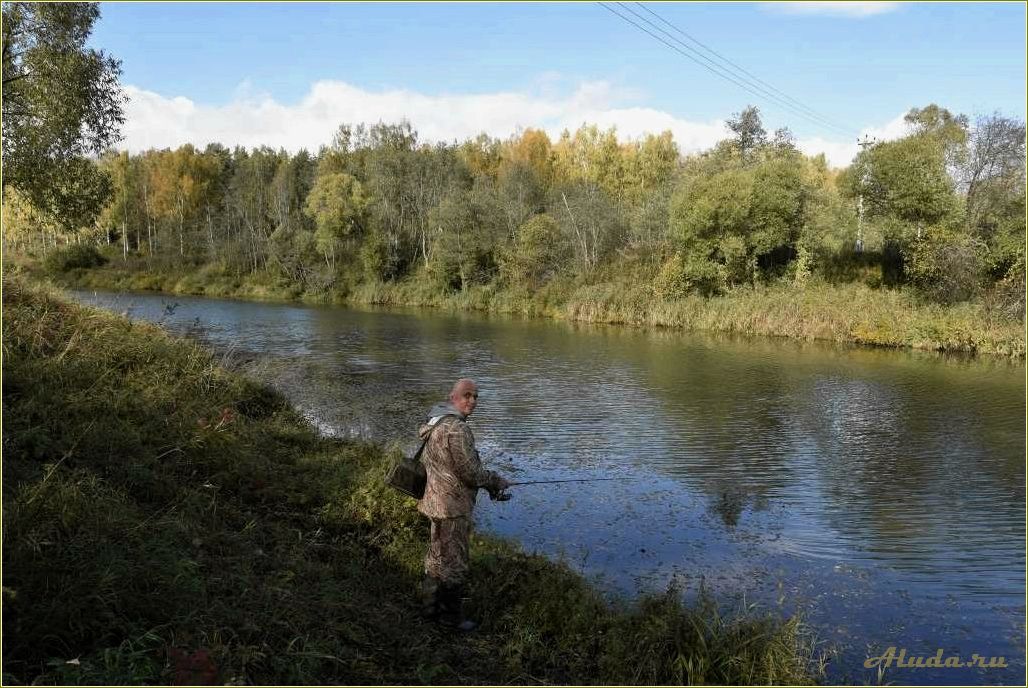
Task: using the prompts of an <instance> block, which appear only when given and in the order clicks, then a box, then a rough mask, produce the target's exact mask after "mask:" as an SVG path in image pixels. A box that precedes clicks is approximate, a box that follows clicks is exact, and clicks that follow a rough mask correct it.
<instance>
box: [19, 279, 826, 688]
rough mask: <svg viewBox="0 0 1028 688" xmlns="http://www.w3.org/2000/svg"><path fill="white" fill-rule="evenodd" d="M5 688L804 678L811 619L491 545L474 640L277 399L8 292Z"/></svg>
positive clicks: (396, 525) (815, 668)
mask: <svg viewBox="0 0 1028 688" xmlns="http://www.w3.org/2000/svg"><path fill="white" fill-rule="evenodd" d="M3 315H4V317H3V354H4V356H3V419H4V421H5V423H4V426H3V469H4V470H3V500H4V509H3V526H4V528H3V538H4V539H3V557H4V564H5V566H4V569H3V595H4V600H3V602H4V627H3V633H4V637H3V641H4V642H3V671H4V674H3V681H4V683H7V684H14V683H44V684H46V683H51V684H52V683H61V684H78V683H94V684H95V683H116V684H135V683H169V682H171V681H175V682H185V683H197V682H200V681H217V682H220V683H235V684H239V683H265V684H267V683H270V684H338V683H343V684H359V683H373V684H381V683H403V684H409V683H451V684H457V683H459V684H467V683H489V684H499V683H525V684H543V683H590V684H626V683H646V684H652V683H658V684H667V683H703V682H707V683H744V684H747V683H757V684H763V683H810V682H812V681H814V680H816V679H817V678H818V676H819V670H820V665H819V663H818V661H817V658H816V656H815V653H814V652H813V651H812V645H811V639H810V636H809V634H808V632H807V631H806V630H805V629H804V628H803V626H802V625H801V624H800V623H799V622H798V621H797V620H796V619H788V620H783V619H780V618H777V617H775V616H772V615H769V614H765V613H762V612H759V611H758V610H756V609H753V608H749V609H742V610H739V611H738V613H737V614H733V615H729V616H725V615H723V614H722V613H720V612H719V611H718V609H717V606H716V605H715V604H714V603H713V601H711V600H709V599H706V598H703V599H701V602H700V603H699V604H698V605H697V606H695V607H692V608H686V607H684V606H683V605H682V603H681V602H680V596H679V594H678V593H677V591H674V590H672V591H669V593H668V594H667V595H664V596H658V597H653V598H644V599H642V600H640V601H638V602H637V603H628V602H623V603H617V604H611V603H608V602H607V601H605V600H604V599H603V598H602V596H601V595H600V594H599V593H598V592H597V591H596V590H595V589H593V588H592V587H590V586H589V585H588V584H587V583H586V582H585V581H584V580H583V579H582V578H581V577H580V576H578V575H577V574H575V573H574V572H572V571H571V570H569V569H568V568H567V567H565V566H563V565H562V564H560V563H555V562H551V561H549V560H547V559H545V558H542V557H538V556H531V555H527V554H525V553H523V552H521V551H519V549H518V548H517V547H516V546H514V545H513V544H511V543H508V542H504V541H501V540H498V539H495V538H491V537H485V536H476V541H475V543H474V546H473V562H472V567H473V580H472V586H471V592H472V601H473V605H474V606H475V607H476V610H477V612H478V613H479V614H481V616H482V618H483V620H484V623H483V627H482V629H481V632H480V633H479V634H476V635H473V636H470V637H457V636H454V635H451V634H448V633H445V632H443V631H441V630H440V629H438V628H436V627H435V626H433V625H431V624H426V623H423V622H422V621H420V620H419V619H418V618H417V614H416V610H417V604H416V599H415V590H416V585H417V582H418V579H419V578H420V562H421V556H422V552H423V548H424V546H425V542H426V540H427V531H426V524H425V522H424V521H423V519H421V517H420V516H419V515H418V514H417V512H416V510H415V508H414V504H413V502H412V501H410V500H407V499H405V498H401V497H400V496H398V495H397V494H395V493H393V492H391V491H389V490H388V489H387V488H386V487H385V486H384V485H383V481H382V477H383V475H384V472H385V470H386V468H387V467H388V465H389V463H390V461H391V460H392V458H393V457H394V456H395V454H394V453H393V452H392V451H391V450H388V449H385V448H382V447H378V446H372V445H368V444H361V443H353V442H343V441H339V440H329V439H325V438H321V437H319V436H317V435H316V434H315V433H314V431H313V430H312V429H311V428H310V427H309V426H308V425H307V424H306V423H305V422H304V421H303V420H302V419H301V418H300V417H299V416H298V414H297V413H296V412H295V411H294V410H293V409H291V408H290V407H289V406H288V405H287V404H286V403H285V401H284V400H283V398H282V397H281V396H279V395H278V394H276V393H275V392H273V391H271V390H269V389H267V388H264V387H261V386H259V385H257V384H255V383H254V382H252V381H250V380H248V379H247V378H245V377H243V376H241V375H238V374H236V373H233V372H231V371H229V370H226V369H225V368H223V367H221V366H220V365H219V364H218V360H217V359H216V358H215V357H214V356H213V355H212V354H211V353H210V352H208V351H205V350H203V349H201V348H199V347H198V346H196V345H195V344H193V343H191V342H188V341H184V340H179V339H175V338H172V337H170V336H168V335H166V334H165V333H164V332H163V331H161V330H159V329H158V328H156V327H153V326H150V325H145V324H138V323H131V322H129V321H127V320H124V319H121V318H118V317H115V316H112V315H109V314H105V313H102V312H100V311H96V310H92V309H87V308H84V307H82V306H78V305H75V304H72V303H70V302H69V301H67V300H65V299H64V298H63V297H61V296H60V294H59V293H56V292H53V291H51V290H49V289H46V288H41V287H39V286H35V285H33V284H31V283H29V282H28V281H26V280H25V279H23V278H7V279H5V281H4V289H3Z"/></svg>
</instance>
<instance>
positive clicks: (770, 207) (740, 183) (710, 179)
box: [670, 154, 810, 284]
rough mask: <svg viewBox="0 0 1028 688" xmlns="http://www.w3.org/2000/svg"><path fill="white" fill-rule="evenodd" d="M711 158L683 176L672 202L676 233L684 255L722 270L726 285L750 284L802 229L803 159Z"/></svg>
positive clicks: (805, 195)
mask: <svg viewBox="0 0 1028 688" xmlns="http://www.w3.org/2000/svg"><path fill="white" fill-rule="evenodd" d="M709 167H715V169H716V168H717V167H720V162H719V161H716V160H711V161H710V162H709V163H708V164H707V165H698V166H697V167H696V168H694V169H692V170H689V171H688V172H687V174H686V175H685V176H684V178H683V180H682V182H681V184H680V185H679V187H678V189H677V190H676V191H675V193H674V195H673V196H672V199H671V213H670V223H671V231H672V235H673V236H674V237H675V238H676V239H677V241H678V243H679V246H680V247H681V249H682V251H683V252H684V253H685V254H686V255H688V256H693V257H695V258H696V259H697V260H698V261H699V263H697V264H699V265H702V263H703V261H713V262H714V263H715V264H717V265H720V266H722V270H723V274H724V277H725V279H726V280H727V282H728V284H739V283H743V282H747V281H752V280H753V279H755V278H756V277H757V275H758V262H759V259H762V260H763V262H764V265H765V272H766V271H769V270H772V269H773V268H774V266H775V264H776V263H777V262H779V261H780V260H781V259H779V258H778V257H777V256H778V254H779V253H781V252H783V251H788V250H791V249H792V248H793V247H794V245H795V244H796V242H797V240H798V238H799V235H800V232H801V230H802V228H803V224H804V221H805V219H806V212H807V198H808V196H809V194H810V192H809V190H808V188H807V187H808V183H807V182H806V180H805V179H804V175H803V168H802V161H801V159H800V158H799V157H797V156H795V155H791V154H785V155H773V156H768V157H766V158H765V159H764V160H761V161H759V162H755V163H752V164H749V165H746V166H738V165H735V166H729V167H727V168H722V169H721V170H720V171H715V172H713V173H710V172H709V171H708V169H705V168H709Z"/></svg>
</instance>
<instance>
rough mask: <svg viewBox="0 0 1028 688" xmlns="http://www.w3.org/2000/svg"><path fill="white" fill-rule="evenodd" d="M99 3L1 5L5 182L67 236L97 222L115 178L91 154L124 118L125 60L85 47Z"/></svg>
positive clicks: (106, 143)
mask: <svg viewBox="0 0 1028 688" xmlns="http://www.w3.org/2000/svg"><path fill="white" fill-rule="evenodd" d="M99 16H100V10H99V6H98V4H96V3H85V2H81V3H34V2H5V3H4V4H3V27H4V28H3V92H4V97H3V122H4V136H3V166H4V183H5V184H10V185H11V186H14V187H16V188H17V189H19V190H20V191H21V192H22V193H24V194H25V195H26V196H27V197H28V198H29V200H30V202H31V203H32V204H33V205H34V206H36V207H37V208H39V209H40V210H41V211H42V212H44V213H46V214H48V215H50V216H51V217H53V218H54V219H55V220H56V221H57V222H59V223H60V224H61V225H62V226H63V228H64V229H65V230H67V231H70V230H74V229H77V228H78V227H81V226H83V225H88V224H91V223H92V222H93V219H94V218H95V217H96V216H97V214H98V213H99V212H100V210H101V208H102V207H103V204H104V202H105V201H106V200H107V198H108V196H109V195H110V190H111V188H110V180H109V179H108V178H107V176H106V175H105V174H103V173H102V172H101V171H100V170H99V169H98V168H97V167H96V166H95V165H94V164H93V163H92V162H91V161H89V160H87V157H88V156H90V155H99V154H101V153H103V152H105V151H106V149H107V148H108V147H110V146H111V145H112V144H114V143H115V142H116V141H117V140H118V139H119V138H120V134H119V128H120V126H121V124H122V123H123V122H124V121H125V117H124V114H123V112H122V95H121V90H120V88H119V86H118V76H119V75H120V74H121V67H120V63H119V62H118V61H117V60H115V59H113V58H111V57H109V56H107V55H104V53H103V52H101V51H97V50H94V49H92V48H87V47H86V41H87V40H88V38H89V34H90V33H91V32H92V29H93V24H94V23H95V22H96V20H97V19H98V18H99Z"/></svg>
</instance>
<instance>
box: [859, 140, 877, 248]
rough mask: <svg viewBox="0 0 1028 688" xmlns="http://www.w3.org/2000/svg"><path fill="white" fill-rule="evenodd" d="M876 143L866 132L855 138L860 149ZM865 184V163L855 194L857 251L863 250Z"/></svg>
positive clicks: (865, 148)
mask: <svg viewBox="0 0 1028 688" xmlns="http://www.w3.org/2000/svg"><path fill="white" fill-rule="evenodd" d="M876 143H878V140H877V139H871V140H870V141H869V140H868V138H867V134H864V140H863V141H861V140H860V139H857V145H858V146H860V149H861V151H864V150H867V147H868V146H873V145H875V144H876ZM866 184H867V165H866V164H865V165H864V166H863V169H862V170H861V172H860V194H859V195H858V196H857V243H856V246H854V247H853V249H854V250H855V251H856V252H857V253H863V252H864V186H865V185H866Z"/></svg>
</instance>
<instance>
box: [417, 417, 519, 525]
mask: <svg viewBox="0 0 1028 688" xmlns="http://www.w3.org/2000/svg"><path fill="white" fill-rule="evenodd" d="M433 420H435V421H436V422H435V423H433V422H432V421H433ZM429 433H432V435H431V437H429V439H428V442H427V443H426V444H425V450H424V451H423V452H422V454H421V461H422V462H423V463H424V464H425V472H426V473H427V474H428V484H427V485H426V486H425V496H424V497H422V498H421V501H420V502H418V511H420V512H421V513H423V514H424V515H425V516H428V517H429V518H453V517H455V516H470V515H471V512H472V510H473V509H474V508H475V496H476V494H477V493H478V489H479V488H482V487H484V488H486V489H489V488H491V487H493V486H494V485H495V484H496V480H497V479H499V477H500V476H499V475H497V474H496V473H493V472H492V471H487V470H486V469H484V468H483V467H482V461H481V459H479V457H478V450H476V449H475V436H474V435H473V434H472V433H471V428H469V427H468V424H467V423H466V422H465V421H464V419H463V418H462V417H460V416H459V415H449V416H444V417H442V418H439V417H438V416H436V417H434V418H430V419H429V422H427V423H425V424H424V425H422V426H421V428H420V429H419V430H418V436H419V437H421V439H425V437H427V436H428V435H429Z"/></svg>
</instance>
